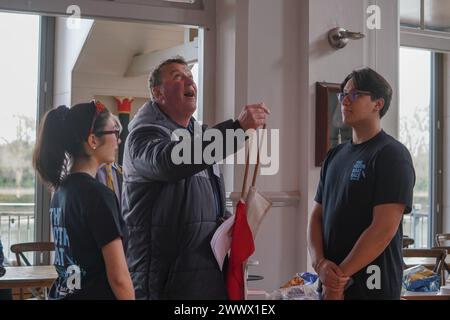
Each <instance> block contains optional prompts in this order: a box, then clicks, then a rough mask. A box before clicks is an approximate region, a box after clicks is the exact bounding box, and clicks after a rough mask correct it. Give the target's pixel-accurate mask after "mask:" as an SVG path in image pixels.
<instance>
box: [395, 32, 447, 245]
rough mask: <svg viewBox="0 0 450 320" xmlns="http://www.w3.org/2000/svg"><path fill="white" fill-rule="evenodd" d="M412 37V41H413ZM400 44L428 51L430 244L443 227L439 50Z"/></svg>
mask: <svg viewBox="0 0 450 320" xmlns="http://www.w3.org/2000/svg"><path fill="white" fill-rule="evenodd" d="M415 43H416V41H413V44H415ZM400 48H411V49H424V50H428V51H431V83H430V95H431V101H430V157H429V161H430V172H429V176H430V179H431V181H430V187H429V188H430V189H429V193H430V216H429V221H428V244H429V247H433V245H434V237H435V235H436V234H437V233H440V232H442V228H443V160H444V159H443V157H444V152H443V141H444V132H443V130H442V129H443V128H442V124H443V123H444V103H443V81H444V79H443V70H442V64H443V54H442V53H440V52H436V51H435V50H433V49H430V48H424V47H423V46H419V47H417V46H415V45H411V43H409V42H407V41H405V39H401V42H400Z"/></svg>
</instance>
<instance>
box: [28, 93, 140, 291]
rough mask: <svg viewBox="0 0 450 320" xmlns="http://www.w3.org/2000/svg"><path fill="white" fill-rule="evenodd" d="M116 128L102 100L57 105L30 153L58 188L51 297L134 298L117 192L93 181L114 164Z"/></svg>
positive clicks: (53, 211)
mask: <svg viewBox="0 0 450 320" xmlns="http://www.w3.org/2000/svg"><path fill="white" fill-rule="evenodd" d="M118 134H119V129H118V128H117V127H116V123H115V121H114V120H113V118H112V117H111V113H110V112H109V111H108V109H106V108H105V107H104V106H103V105H102V104H101V103H98V102H91V103H84V104H78V105H75V106H73V107H72V108H70V109H69V108H67V107H65V106H60V107H58V108H56V109H53V110H51V111H49V112H48V113H47V114H46V115H45V117H44V120H43V122H42V125H41V128H40V130H39V137H38V141H37V143H36V149H35V151H34V156H33V164H34V167H35V168H36V170H37V172H38V173H39V175H40V177H41V179H42V180H43V181H44V182H45V183H47V184H48V185H49V187H50V188H51V190H52V191H53V192H54V193H53V197H52V201H51V205H50V215H51V224H52V230H53V239H54V242H55V245H56V250H55V260H54V265H55V267H56V270H57V272H58V278H57V280H56V281H55V283H54V285H53V287H52V289H51V291H50V297H51V298H54V299H134V289H133V285H132V282H131V278H130V274H129V272H128V267H127V264H126V260H125V254H124V249H123V240H125V239H123V237H124V236H125V235H126V232H125V229H124V227H125V226H124V224H123V220H122V218H121V215H120V213H119V209H118V203H117V199H116V196H115V194H114V193H113V192H112V191H111V190H110V189H108V188H107V187H106V186H104V185H103V184H101V183H99V182H98V181H97V180H95V178H94V177H95V174H96V172H97V170H98V168H99V166H100V165H101V164H102V163H105V162H112V161H114V159H115V153H116V150H117V148H118V144H119V139H118Z"/></svg>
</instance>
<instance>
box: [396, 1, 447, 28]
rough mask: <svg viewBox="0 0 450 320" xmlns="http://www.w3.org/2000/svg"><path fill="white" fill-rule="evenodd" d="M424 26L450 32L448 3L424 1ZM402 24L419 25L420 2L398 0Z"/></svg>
mask: <svg viewBox="0 0 450 320" xmlns="http://www.w3.org/2000/svg"><path fill="white" fill-rule="evenodd" d="M424 9H425V10H424V13H425V25H426V26H427V27H428V28H430V29H437V30H443V31H450V1H449V0H425V3H424ZM400 21H401V23H402V24H406V25H413V26H419V25H420V0H400Z"/></svg>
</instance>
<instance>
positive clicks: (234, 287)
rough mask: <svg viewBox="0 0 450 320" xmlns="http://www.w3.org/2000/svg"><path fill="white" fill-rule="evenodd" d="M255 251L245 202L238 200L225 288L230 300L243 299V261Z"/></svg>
mask: <svg viewBox="0 0 450 320" xmlns="http://www.w3.org/2000/svg"><path fill="white" fill-rule="evenodd" d="M253 252H255V244H254V242H253V235H252V231H251V230H250V227H249V225H248V221H247V208H246V206H245V203H243V202H242V201H239V203H238V205H237V208H236V214H235V220H234V225H233V231H232V240H231V249H230V261H229V265H228V270H227V280H226V285H227V290H228V297H229V298H230V299H231V300H244V281H245V280H244V268H243V267H244V262H245V261H247V259H248V258H249V257H250V256H251V255H252V254H253Z"/></svg>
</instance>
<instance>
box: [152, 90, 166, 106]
mask: <svg viewBox="0 0 450 320" xmlns="http://www.w3.org/2000/svg"><path fill="white" fill-rule="evenodd" d="M152 96H153V99H154V100H155V101H156V102H161V100H162V99H163V96H164V95H163V93H162V92H161V87H153V88H152Z"/></svg>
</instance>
